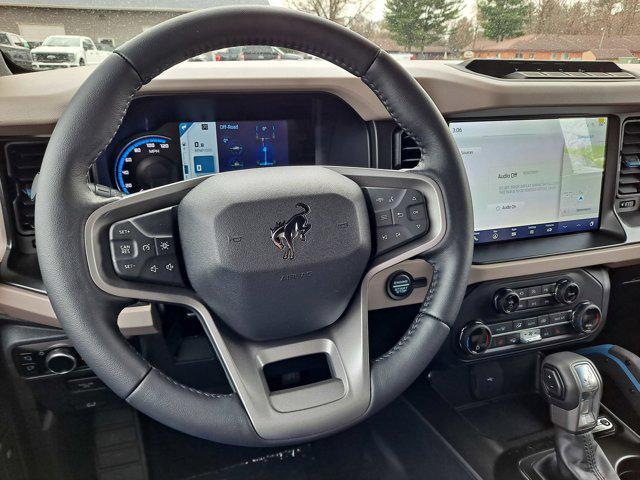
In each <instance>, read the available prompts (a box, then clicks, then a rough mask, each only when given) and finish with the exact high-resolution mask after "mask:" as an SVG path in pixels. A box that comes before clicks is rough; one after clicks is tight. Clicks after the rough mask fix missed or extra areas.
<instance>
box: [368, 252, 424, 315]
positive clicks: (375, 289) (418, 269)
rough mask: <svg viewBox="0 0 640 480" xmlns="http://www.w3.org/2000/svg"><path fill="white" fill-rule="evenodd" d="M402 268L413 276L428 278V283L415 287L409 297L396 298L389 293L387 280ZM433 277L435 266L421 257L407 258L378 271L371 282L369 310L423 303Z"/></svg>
mask: <svg viewBox="0 0 640 480" xmlns="http://www.w3.org/2000/svg"><path fill="white" fill-rule="evenodd" d="M400 270H403V271H405V272H407V273H409V274H410V275H411V276H412V277H413V278H426V279H427V284H426V285H425V286H424V287H420V288H415V289H414V290H413V291H412V292H411V295H409V296H408V297H407V298H404V299H402V300H394V299H393V298H391V297H390V296H389V295H388V294H387V280H388V279H389V276H390V275H391V274H393V273H395V272H397V271H400ZM432 278H433V267H432V266H431V264H429V263H427V262H426V261H424V260H420V259H413V260H405V261H404V262H401V263H399V264H397V265H394V266H393V267H390V268H386V269H384V270H382V271H381V272H378V273H376V274H375V275H374V276H373V278H371V281H370V282H369V310H380V309H382V308H391V307H401V306H403V305H415V304H416V303H422V302H423V301H424V299H425V297H426V296H427V289H428V288H429V285H430V284H431V279H432Z"/></svg>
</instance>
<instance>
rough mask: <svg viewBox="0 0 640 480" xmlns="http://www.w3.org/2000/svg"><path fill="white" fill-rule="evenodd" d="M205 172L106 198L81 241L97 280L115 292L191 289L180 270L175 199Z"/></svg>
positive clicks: (147, 295) (155, 294)
mask: <svg viewBox="0 0 640 480" xmlns="http://www.w3.org/2000/svg"><path fill="white" fill-rule="evenodd" d="M202 180H204V177H200V178H197V179H194V180H191V181H187V182H181V183H179V184H174V185H168V186H165V187H160V188H156V189H153V190H149V191H146V192H140V193H139V194H136V195H132V196H129V197H124V198H122V199H120V200H117V201H111V202H108V203H107V202H105V204H104V205H103V206H101V207H100V208H98V209H97V210H96V211H94V212H93V214H92V215H91V216H90V217H89V219H88V220H87V223H86V227H85V246H86V250H87V255H88V260H89V270H90V272H91V275H92V277H93V279H94V281H95V282H96V284H97V285H98V286H99V287H100V288H102V289H103V290H105V291H106V292H107V293H110V294H112V295H115V296H119V297H125V298H130V297H134V296H135V298H137V299H141V300H142V299H144V300H162V299H165V300H166V297H165V296H166V295H167V294H169V295H174V294H176V293H178V292H179V293H181V294H183V295H184V294H187V295H194V293H193V290H192V289H191V288H190V287H189V282H188V279H187V277H186V273H185V270H184V262H183V259H182V252H181V247H180V239H179V231H178V222H177V211H176V209H177V205H178V203H179V202H180V200H182V198H183V197H184V196H185V195H186V194H187V193H188V192H189V191H190V190H191V189H192V188H193V187H195V186H196V185H197V184H199V183H200V182H201V181H202Z"/></svg>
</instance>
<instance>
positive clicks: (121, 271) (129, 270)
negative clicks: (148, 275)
mask: <svg viewBox="0 0 640 480" xmlns="http://www.w3.org/2000/svg"><path fill="white" fill-rule="evenodd" d="M141 268H142V262H141V261H138V260H118V261H116V262H115V263H114V265H113V269H114V270H115V271H116V273H117V274H118V276H119V277H121V278H125V279H135V278H138V275H139V274H140V269H141Z"/></svg>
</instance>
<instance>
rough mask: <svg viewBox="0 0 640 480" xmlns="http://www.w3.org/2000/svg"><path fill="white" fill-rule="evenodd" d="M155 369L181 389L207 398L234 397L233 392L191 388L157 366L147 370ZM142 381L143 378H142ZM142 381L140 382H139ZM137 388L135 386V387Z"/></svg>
mask: <svg viewBox="0 0 640 480" xmlns="http://www.w3.org/2000/svg"><path fill="white" fill-rule="evenodd" d="M153 370H155V371H156V372H158V373H159V374H160V375H161V376H162V377H164V378H165V379H167V380H169V381H170V382H171V383H173V384H174V385H176V386H178V387H180V388H182V389H183V390H188V391H190V392H192V393H196V394H198V395H203V396H205V397H209V398H229V397H234V396H235V395H236V394H235V393H208V392H203V391H202V390H198V389H197V388H193V387H187V386H186V385H183V384H182V383H180V382H177V381H176V380H174V379H173V378H171V377H170V376H168V375H167V374H165V373H164V372H163V371H161V370H158V369H157V368H155V367H154V368H152V370H149V372H151V371H153ZM148 375H149V374H147V375H146V376H145V378H146V377H147V376H148ZM143 381H144V379H143ZM140 383H142V382H140ZM136 388H137V387H136Z"/></svg>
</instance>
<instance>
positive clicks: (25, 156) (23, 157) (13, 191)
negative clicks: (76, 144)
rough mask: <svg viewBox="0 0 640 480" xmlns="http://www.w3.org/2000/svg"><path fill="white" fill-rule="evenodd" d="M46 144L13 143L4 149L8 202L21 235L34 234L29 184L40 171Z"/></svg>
mask: <svg viewBox="0 0 640 480" xmlns="http://www.w3.org/2000/svg"><path fill="white" fill-rule="evenodd" d="M46 148H47V142H44V141H41V142H39V141H34V142H14V143H8V144H7V145H6V147H5V153H6V161H7V176H8V180H9V181H8V183H9V192H8V194H9V200H10V201H11V203H12V204H13V213H14V218H15V225H16V229H17V231H18V233H19V234H21V235H33V234H34V217H35V215H34V213H35V212H34V211H35V203H34V201H33V200H31V184H32V183H33V179H34V178H35V176H36V174H37V173H38V172H39V171H40V165H41V164H42V157H43V156H44V151H45V149H46Z"/></svg>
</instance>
